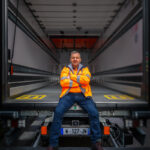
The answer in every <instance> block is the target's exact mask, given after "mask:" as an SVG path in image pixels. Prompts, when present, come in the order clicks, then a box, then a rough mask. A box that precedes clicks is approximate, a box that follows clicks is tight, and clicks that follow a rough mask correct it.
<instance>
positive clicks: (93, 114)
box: [48, 51, 103, 150]
mask: <svg viewBox="0 0 150 150" xmlns="http://www.w3.org/2000/svg"><path fill="white" fill-rule="evenodd" d="M70 62H71V64H69V65H68V66H66V67H64V68H63V69H62V71H61V75H60V85H61V87H62V92H61V94H60V101H59V104H58V105H57V107H56V109H55V113H54V119H53V123H52V125H51V129H50V146H49V147H48V150H55V149H57V147H58V138H59V135H60V130H61V123H62V119H63V115H64V113H65V112H66V111H67V110H68V109H69V108H70V107H71V106H72V105H73V104H74V103H77V104H78V105H79V106H80V107H82V108H83V109H84V110H85V111H87V112H88V115H89V120H90V128H91V142H92V150H103V149H102V147H101V137H102V134H101V129H100V122H99V113H98V111H97V108H96V105H95V103H94V101H93V99H92V92H91V87H90V85H89V83H90V78H91V73H90V71H89V69H88V68H87V67H85V66H83V65H81V64H80V62H81V56H80V53H79V52H77V51H72V52H71V56H70Z"/></svg>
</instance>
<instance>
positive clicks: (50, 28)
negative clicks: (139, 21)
mask: <svg viewBox="0 0 150 150" xmlns="http://www.w3.org/2000/svg"><path fill="white" fill-rule="evenodd" d="M124 1H125V0H25V2H26V3H27V5H28V6H29V8H30V9H31V11H32V12H33V14H34V16H35V17H36V19H37V21H38V22H39V23H40V25H41V27H42V28H43V29H44V30H45V32H46V33H47V34H48V35H50V36H54V35H55V36H56V35H59V36H60V35H64V36H85V35H86V36H100V35H101V32H102V31H103V30H104V29H106V28H107V27H108V26H109V24H110V23H111V21H112V20H113V18H114V17H115V16H116V14H117V12H118V11H119V9H120V7H121V6H122V4H123V3H124Z"/></svg>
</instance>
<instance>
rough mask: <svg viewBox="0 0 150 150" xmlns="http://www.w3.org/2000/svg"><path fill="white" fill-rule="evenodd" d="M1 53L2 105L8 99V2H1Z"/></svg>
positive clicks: (0, 81) (5, 0) (4, 0)
mask: <svg viewBox="0 0 150 150" xmlns="http://www.w3.org/2000/svg"><path fill="white" fill-rule="evenodd" d="M0 3H1V22H2V24H1V33H2V34H1V51H0V61H1V62H0V68H1V79H0V88H1V90H0V92H1V93H0V95H1V98H0V104H2V103H3V102H4V100H5V99H6V98H7V97H8V82H7V78H8V68H7V66H8V65H7V64H8V53H7V49H8V38H7V36H8V35H7V33H8V32H7V29H8V23H7V20H8V16H7V11H8V8H7V6H8V5H7V4H8V0H1V1H0Z"/></svg>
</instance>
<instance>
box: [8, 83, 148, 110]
mask: <svg viewBox="0 0 150 150" xmlns="http://www.w3.org/2000/svg"><path fill="white" fill-rule="evenodd" d="M91 88H92V93H93V100H94V101H95V103H96V105H97V106H100V107H101V108H102V107H107V108H109V107H125V106H126V107H132V108H133V107H138V106H139V107H141V106H143V107H144V106H146V105H147V102H146V101H144V100H142V99H138V98H135V97H131V96H129V95H127V94H123V93H121V92H118V91H115V90H111V89H108V88H105V87H97V86H92V87H91ZM60 93H61V87H60V86H59V85H50V86H46V87H43V88H41V89H37V90H34V91H32V92H28V93H26V94H23V95H21V96H18V97H14V98H11V99H8V100H7V102H6V104H12V103H13V104H14V103H15V104H24V105H25V104H28V106H29V104H34V105H39V104H40V107H42V105H43V106H56V105H57V104H58V102H59V95H60Z"/></svg>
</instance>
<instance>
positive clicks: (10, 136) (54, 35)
mask: <svg viewBox="0 0 150 150" xmlns="http://www.w3.org/2000/svg"><path fill="white" fill-rule="evenodd" d="M0 3H1V22H2V23H1V51H0V53H1V55H0V60H1V63H0V68H1V79H0V81H1V82H0V86H1V90H0V92H1V93H0V95H1V98H0V149H2V150H3V149H4V150H6V149H7V150H9V149H10V150H13V149H15V150H16V149H19V150H26V149H29V150H30V149H37V150H38V149H39V150H44V149H46V147H47V146H48V144H49V132H50V131H49V128H50V126H51V123H52V121H53V116H54V111H55V108H56V106H57V104H58V103H59V95H60V93H61V86H60V73H61V70H62V68H63V67H64V66H66V65H67V64H69V63H70V62H69V60H70V53H71V52H72V51H74V50H76V51H78V52H80V54H81V58H82V64H83V65H86V66H88V68H89V70H90V72H91V74H92V77H91V81H90V85H91V88H92V94H93V95H92V98H93V100H94V102H95V104H96V107H97V109H98V112H99V121H100V126H101V129H102V133H103V136H102V146H103V148H104V150H116V149H118V150H119V149H121V150H149V149H150V143H149V138H150V101H149V48H150V42H149V40H150V38H149V36H150V34H149V33H150V32H149V26H150V1H149V0H113V1H112V0H1V1H0ZM90 135H91V131H90V125H89V119H88V114H87V113H86V112H85V111H84V110H83V109H82V108H80V107H79V106H78V104H74V105H73V106H72V107H71V108H70V109H69V110H68V111H67V112H66V113H65V114H64V119H63V123H62V127H61V131H60V138H59V145H60V148H59V149H60V150H63V149H64V150H67V149H68V150H74V149H79V150H80V149H81V150H82V149H84V150H89V149H90V146H91V143H90Z"/></svg>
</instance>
